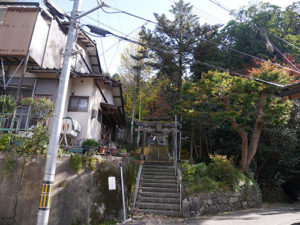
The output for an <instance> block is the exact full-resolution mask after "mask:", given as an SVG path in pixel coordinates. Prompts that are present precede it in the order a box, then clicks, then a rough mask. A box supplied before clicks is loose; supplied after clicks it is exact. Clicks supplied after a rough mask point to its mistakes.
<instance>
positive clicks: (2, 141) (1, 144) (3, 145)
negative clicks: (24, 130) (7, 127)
mask: <svg viewBox="0 0 300 225" xmlns="http://www.w3.org/2000/svg"><path fill="white" fill-rule="evenodd" d="M8 149H9V134H3V133H1V134H0V151H5V150H8Z"/></svg>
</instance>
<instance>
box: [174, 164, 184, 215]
mask: <svg viewBox="0 0 300 225" xmlns="http://www.w3.org/2000/svg"><path fill="white" fill-rule="evenodd" d="M175 168H176V169H175V170H176V172H177V192H178V191H179V196H180V199H179V203H180V206H179V208H180V211H181V209H182V191H183V189H182V175H181V171H180V168H179V167H178V165H176V167H175Z"/></svg>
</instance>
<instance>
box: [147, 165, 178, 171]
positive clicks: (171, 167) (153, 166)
mask: <svg viewBox="0 0 300 225" xmlns="http://www.w3.org/2000/svg"><path fill="white" fill-rule="evenodd" d="M147 168H156V169H173V170H174V166H168V165H156V164H154V165H147V164H146V165H144V166H143V169H147Z"/></svg>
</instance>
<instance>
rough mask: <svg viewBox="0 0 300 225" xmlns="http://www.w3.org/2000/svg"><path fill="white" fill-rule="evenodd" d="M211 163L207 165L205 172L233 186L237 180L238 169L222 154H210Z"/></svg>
mask: <svg viewBox="0 0 300 225" xmlns="http://www.w3.org/2000/svg"><path fill="white" fill-rule="evenodd" d="M210 158H211V160H212V161H211V163H210V164H209V165H208V168H207V174H208V176H210V177H211V178H212V179H214V180H216V181H219V182H223V183H224V184H225V185H227V186H229V187H230V188H233V187H234V185H235V184H236V182H237V176H238V171H237V169H236V168H234V166H233V165H232V164H231V160H228V159H227V158H226V156H223V155H210Z"/></svg>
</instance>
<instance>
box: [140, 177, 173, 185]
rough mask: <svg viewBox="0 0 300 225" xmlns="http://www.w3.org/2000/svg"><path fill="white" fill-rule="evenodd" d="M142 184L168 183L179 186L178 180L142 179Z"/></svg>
mask: <svg viewBox="0 0 300 225" xmlns="http://www.w3.org/2000/svg"><path fill="white" fill-rule="evenodd" d="M141 183H168V184H177V180H176V179H175V178H164V179H160V178H158V179H155V178H154V179H153V177H151V178H144V177H143V178H141Z"/></svg>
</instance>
